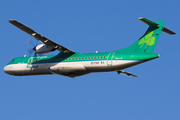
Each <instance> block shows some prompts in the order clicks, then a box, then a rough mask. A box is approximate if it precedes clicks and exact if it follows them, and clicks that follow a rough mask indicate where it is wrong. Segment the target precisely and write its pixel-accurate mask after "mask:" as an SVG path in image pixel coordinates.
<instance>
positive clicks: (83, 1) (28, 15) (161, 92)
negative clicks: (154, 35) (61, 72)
mask: <svg viewBox="0 0 180 120" xmlns="http://www.w3.org/2000/svg"><path fill="white" fill-rule="evenodd" d="M179 5H180V1H177V0H171V1H167V0H166V1H163V0H151V1H144V0H142V1H141V0H138V1H134V0H126V1H122V0H121V1H120V0H111V1H110V0H89V1H87V0H76V1H75V0H68V1H65V0H51V1H44V0H38V1H37V0H31V1H24V0H16V1H14V0H3V1H1V4H0V11H1V14H0V15H1V22H0V26H1V27H0V29H1V44H0V49H1V50H0V55H1V63H0V67H1V71H0V75H1V79H0V119H1V120H32V119H33V120H39V119H42V120H49V119H54V120H92V119H93V120H109V119H111V120H119V119H122V120H132V119H133V120H145V119H146V120H152V119H153V120H159V119H166V120H179V119H180V114H179V113H180V95H179V92H180V88H179V85H180V81H179V80H180V77H179V67H180V64H179V59H180V54H179V44H180V41H179V33H180V32H179V28H180V24H179V21H180V17H179ZM138 17H146V18H148V19H150V20H152V21H156V20H165V21H166V22H165V27H167V28H169V29H171V30H173V31H175V32H176V33H177V35H174V36H172V35H168V34H166V33H161V36H160V37H159V41H158V43H157V45H156V48H155V50H154V52H155V53H160V54H161V57H160V58H158V59H155V60H152V61H149V62H147V63H143V64H140V65H137V66H134V67H132V68H128V69H126V71H128V72H131V73H134V74H137V75H139V76H140V77H138V78H132V77H127V76H123V75H118V74H117V73H116V72H108V73H93V74H89V75H85V76H81V77H77V78H74V79H72V78H68V77H63V76H58V75H43V76H24V77H17V76H10V75H7V74H5V73H4V72H3V67H4V66H5V65H6V64H7V63H8V62H9V61H11V60H12V59H13V58H15V57H20V56H23V55H25V54H27V50H28V49H29V48H32V46H31V45H28V44H27V41H28V39H29V38H30V36H29V35H28V34H26V33H24V32H23V31H21V30H19V29H18V28H16V27H14V26H13V25H11V24H10V23H8V20H9V19H16V20H18V21H20V22H22V23H24V24H25V25H27V26H29V27H31V28H33V29H34V30H36V31H37V32H39V33H40V34H42V35H44V36H46V37H48V38H49V39H51V40H53V41H55V42H57V43H59V44H61V45H63V46H65V47H67V48H70V49H72V50H74V51H77V52H82V53H89V52H95V51H99V52H108V51H113V50H117V49H120V48H124V47H127V46H129V45H131V44H132V43H134V42H135V41H136V40H137V39H138V38H139V37H140V36H141V35H143V34H144V32H145V31H146V29H147V28H148V26H147V25H146V24H144V23H142V22H141V21H139V20H138V19H137V18H138ZM57 53H58V52H57V51H56V52H53V53H50V54H57Z"/></svg>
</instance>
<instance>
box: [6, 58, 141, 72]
mask: <svg viewBox="0 0 180 120" xmlns="http://www.w3.org/2000/svg"><path fill="white" fill-rule="evenodd" d="M111 63H112V64H107V61H82V62H60V63H44V64H43V63H40V64H13V65H7V66H6V69H9V70H10V69H11V71H9V73H8V74H12V75H41V74H52V73H51V72H50V71H49V70H48V68H50V67H51V66H71V65H76V64H82V65H83V66H84V68H85V69H84V70H83V71H84V72H88V73H89V72H106V71H115V70H121V69H125V68H128V67H130V66H133V65H136V64H139V63H142V61H131V60H112V62H111ZM6 71H8V70H6Z"/></svg>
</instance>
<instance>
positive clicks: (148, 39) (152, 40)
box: [138, 31, 156, 48]
mask: <svg viewBox="0 0 180 120" xmlns="http://www.w3.org/2000/svg"><path fill="white" fill-rule="evenodd" d="M153 33H154V32H153V31H152V32H150V33H148V34H147V35H146V36H145V37H143V38H141V40H140V41H139V43H138V44H139V45H141V47H142V46H143V45H144V44H145V43H146V44H147V45H154V43H155V39H156V38H155V37H152V35H153ZM141 47H140V48H141Z"/></svg>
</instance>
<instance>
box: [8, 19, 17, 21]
mask: <svg viewBox="0 0 180 120" xmlns="http://www.w3.org/2000/svg"><path fill="white" fill-rule="evenodd" d="M12 21H16V20H14V19H10V20H9V21H8V22H12Z"/></svg>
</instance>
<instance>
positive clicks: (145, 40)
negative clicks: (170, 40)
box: [116, 17, 176, 53]
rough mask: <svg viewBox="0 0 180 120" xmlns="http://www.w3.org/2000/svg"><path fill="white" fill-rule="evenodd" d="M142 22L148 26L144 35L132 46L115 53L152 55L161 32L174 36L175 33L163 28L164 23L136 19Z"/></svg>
mask: <svg viewBox="0 0 180 120" xmlns="http://www.w3.org/2000/svg"><path fill="white" fill-rule="evenodd" d="M138 19H139V20H141V21H142V22H144V23H146V24H147V25H149V28H148V29H147V31H146V32H145V34H144V35H143V36H142V37H140V38H139V39H138V40H137V41H136V42H135V43H134V44H132V45H131V46H129V47H127V48H124V49H120V50H117V51H116V52H125V53H152V52H153V51H154V48H155V46H156V43H157V41H158V38H159V35H160V33H161V31H163V32H165V33H168V34H171V35H173V34H176V33H175V32H173V31H171V30H169V29H167V28H165V27H163V26H164V23H165V21H155V22H153V21H150V20H148V19H146V18H142V17H141V18H138Z"/></svg>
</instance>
